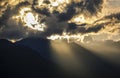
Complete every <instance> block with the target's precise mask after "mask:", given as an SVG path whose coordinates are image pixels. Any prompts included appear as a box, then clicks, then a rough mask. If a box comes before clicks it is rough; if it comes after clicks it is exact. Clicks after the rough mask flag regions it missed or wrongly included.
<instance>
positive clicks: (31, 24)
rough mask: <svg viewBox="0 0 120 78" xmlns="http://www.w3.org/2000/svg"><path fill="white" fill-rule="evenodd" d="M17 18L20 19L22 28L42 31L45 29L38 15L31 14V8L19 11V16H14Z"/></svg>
mask: <svg viewBox="0 0 120 78" xmlns="http://www.w3.org/2000/svg"><path fill="white" fill-rule="evenodd" d="M18 17H20V19H21V21H22V22H23V24H24V26H27V27H28V28H31V29H33V30H38V31H44V28H45V27H46V25H45V23H40V18H39V16H38V14H35V13H33V12H32V10H31V8H25V7H24V8H22V9H21V10H20V15H19V16H16V18H18Z"/></svg>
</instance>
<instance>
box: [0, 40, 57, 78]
mask: <svg viewBox="0 0 120 78" xmlns="http://www.w3.org/2000/svg"><path fill="white" fill-rule="evenodd" d="M54 68H55V64H53V63H52V62H49V61H48V60H46V59H44V58H42V57H40V56H39V55H38V54H37V52H35V51H34V50H32V49H30V48H28V47H25V46H21V45H19V46H16V45H15V44H13V43H11V42H9V41H7V40H3V39H2V40H0V76H1V77H0V78H2V77H3V78H40V77H42V78H52V75H53V74H52V72H51V71H54Z"/></svg>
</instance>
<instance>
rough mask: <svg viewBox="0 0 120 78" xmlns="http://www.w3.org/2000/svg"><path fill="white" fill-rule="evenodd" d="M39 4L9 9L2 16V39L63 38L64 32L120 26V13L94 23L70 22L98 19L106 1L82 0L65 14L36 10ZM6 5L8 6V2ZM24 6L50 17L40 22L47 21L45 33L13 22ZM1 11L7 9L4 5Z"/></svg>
mask: <svg viewBox="0 0 120 78" xmlns="http://www.w3.org/2000/svg"><path fill="white" fill-rule="evenodd" d="M37 2H38V0H33V2H32V3H30V2H28V1H24V2H20V3H19V4H17V5H15V6H14V7H11V6H9V5H8V6H7V9H5V11H4V12H3V14H2V16H1V17H0V38H7V39H17V38H18V39H19V38H25V37H29V36H37V37H47V36H50V35H53V34H60V35H61V34H62V33H63V32H68V33H71V34H77V33H81V34H87V33H99V32H100V31H101V30H103V29H105V28H106V26H109V25H111V24H114V23H119V20H120V13H116V14H111V15H108V16H105V17H103V18H102V19H99V20H97V21H95V22H94V23H93V24H87V23H81V24H76V23H74V22H73V23H69V22H68V21H69V20H71V19H72V18H73V17H74V16H75V15H79V14H83V15H84V16H89V18H91V17H92V16H96V15H97V14H98V13H99V12H101V11H102V8H103V3H104V0H81V1H80V2H78V3H76V2H72V3H71V4H68V5H67V6H66V9H65V11H63V12H62V13H60V12H59V11H56V10H54V11H53V12H50V11H49V9H48V8H47V7H44V8H40V6H39V7H36V6H37V5H38V3H37ZM44 3H46V4H50V2H49V1H44ZM5 5H7V3H6V4H5ZM22 7H29V8H31V9H32V11H33V12H34V13H37V14H38V15H41V16H46V17H45V18H44V19H42V20H41V21H40V23H41V22H45V24H46V26H47V27H46V29H45V31H44V32H40V31H32V30H30V29H28V28H27V27H25V26H23V24H22V23H21V22H18V23H16V21H15V20H13V19H11V17H12V16H14V15H17V14H19V10H20V9H21V8H22ZM0 8H3V6H0ZM113 18H115V19H113ZM107 19H110V20H109V21H107V22H101V21H104V20H107ZM112 20H114V22H111V21H112ZM115 20H117V21H115ZM116 29H117V28H114V29H113V30H111V31H110V32H114V31H116ZM105 30H106V29H105Z"/></svg>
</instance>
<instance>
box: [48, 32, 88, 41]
mask: <svg viewBox="0 0 120 78" xmlns="http://www.w3.org/2000/svg"><path fill="white" fill-rule="evenodd" d="M85 36H87V34H85V35H81V34H73V35H69V34H67V33H65V32H63V34H62V35H58V34H56V35H51V36H50V37H47V39H50V40H64V39H65V40H67V41H68V42H70V41H73V40H75V41H80V42H84V41H83V40H84V37H85Z"/></svg>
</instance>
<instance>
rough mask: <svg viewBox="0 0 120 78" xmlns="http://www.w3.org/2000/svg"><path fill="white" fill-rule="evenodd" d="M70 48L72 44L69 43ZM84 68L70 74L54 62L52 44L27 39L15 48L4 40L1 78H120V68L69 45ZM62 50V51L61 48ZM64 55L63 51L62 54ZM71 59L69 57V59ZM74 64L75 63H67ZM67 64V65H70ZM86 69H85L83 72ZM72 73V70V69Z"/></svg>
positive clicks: (0, 52) (0, 56)
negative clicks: (51, 54)
mask: <svg viewBox="0 0 120 78" xmlns="http://www.w3.org/2000/svg"><path fill="white" fill-rule="evenodd" d="M66 44H68V43H66ZM68 45H69V46H70V47H71V49H72V50H73V51H74V52H73V53H74V54H75V55H76V57H78V62H79V63H80V65H79V66H78V67H77V69H76V70H75V71H71V73H68V72H66V71H64V68H61V67H59V65H58V64H56V63H55V62H53V61H52V59H51V57H50V53H51V50H50V41H49V40H47V39H41V38H27V39H24V40H22V41H19V42H17V43H15V44H13V43H11V42H9V41H7V40H4V39H1V40H0V73H1V77H0V78H2V77H3V78H11V77H12V78H119V77H120V75H119V73H120V68H119V67H117V66H115V65H113V64H111V63H109V62H107V61H106V60H104V59H102V58H99V57H98V56H96V55H94V54H92V52H90V51H89V50H87V49H85V48H83V47H82V46H80V45H77V44H75V43H69V44H68ZM59 48H60V47H59ZM61 51H62V50H61ZM66 57H67V56H66ZM67 61H71V60H69V59H68V60H67ZM67 61H66V62H67ZM83 65H84V67H85V68H82V66H83ZM70 69H72V68H70Z"/></svg>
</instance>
